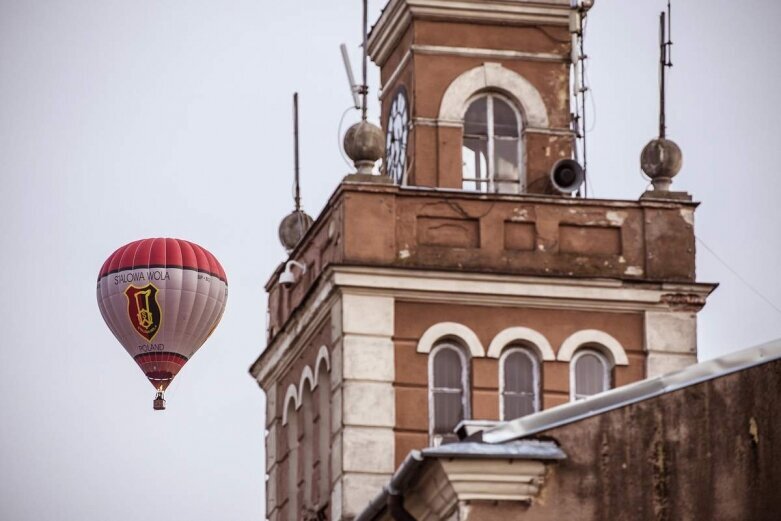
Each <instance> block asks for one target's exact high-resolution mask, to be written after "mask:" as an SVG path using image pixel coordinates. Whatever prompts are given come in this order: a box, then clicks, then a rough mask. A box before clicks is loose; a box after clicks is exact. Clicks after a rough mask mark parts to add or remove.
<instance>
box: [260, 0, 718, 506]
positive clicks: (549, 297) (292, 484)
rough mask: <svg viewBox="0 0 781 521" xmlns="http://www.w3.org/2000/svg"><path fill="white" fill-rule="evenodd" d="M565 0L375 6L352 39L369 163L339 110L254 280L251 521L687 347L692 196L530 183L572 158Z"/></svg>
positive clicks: (692, 312)
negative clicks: (378, 106)
mask: <svg viewBox="0 0 781 521" xmlns="http://www.w3.org/2000/svg"><path fill="white" fill-rule="evenodd" d="M580 3H581V4H583V3H585V2H580ZM581 7H582V6H581ZM573 9H578V8H572V7H570V1H569V0H390V1H389V3H388V5H387V6H386V8H385V9H384V10H383V12H382V14H381V16H380V18H379V20H378V21H377V22H376V24H375V26H374V28H373V29H372V31H371V33H370V35H369V38H368V45H367V49H368V52H369V54H370V56H371V58H372V60H374V62H375V63H376V64H377V65H379V67H380V69H381V82H382V90H381V92H380V98H381V100H382V114H381V122H382V127H383V130H384V132H385V141H384V144H385V162H384V163H385V166H384V173H383V174H382V175H372V174H371V173H370V172H371V171H372V168H371V165H370V164H368V163H372V162H374V161H375V160H376V159H377V158H378V157H380V156H381V155H382V153H381V152H382V148H383V147H382V144H383V143H382V140H381V139H380V138H381V133H380V131H379V130H378V129H376V127H373V129H369V128H368V126H367V127H366V128H364V129H363V130H361V129H360V128H358V127H354V131H353V132H351V133H350V134H349V135H348V137H347V138H346V149H347V150H348V151H349V152H350V155H351V157H352V158H353V159H354V160H355V161H356V172H355V173H354V174H351V175H348V176H347V177H345V178H344V179H343V180H342V182H341V183H340V184H339V185H338V186H337V187H336V189H335V191H334V193H333V194H332V195H331V197H330V199H329V200H328V202H327V204H326V205H325V207H324V209H323V210H322V211H321V213H320V214H319V215H318V216H317V218H316V219H315V220H314V222H313V223H312V224H311V227H306V229H304V228H302V229H301V230H300V234H298V235H296V236H295V240H293V241H291V242H290V244H286V247H288V249H289V252H288V253H289V256H288V258H287V259H286V260H285V261H284V262H283V263H281V264H280V266H279V267H278V268H277V270H276V271H275V272H274V273H272V274H271V276H270V277H269V279H268V281H267V283H266V286H265V287H266V291H267V293H268V310H269V318H268V331H267V339H266V347H265V349H264V351H263V352H262V354H261V355H260V357H259V358H258V359H257V361H256V362H255V363H254V364H253V366H252V368H251V371H250V372H251V374H252V375H253V377H254V378H255V379H256V380H257V382H258V383H259V384H260V386H261V387H262V389H263V390H264V392H265V393H266V395H267V411H266V429H267V440H266V446H267V461H266V469H267V475H268V480H267V494H266V497H267V516H268V518H269V519H272V520H285V521H298V520H300V519H313V520H314V519H317V520H321V519H328V520H349V519H354V518H355V516H357V515H358V514H359V513H361V512H362V511H364V509H366V508H367V505H369V503H370V501H371V500H372V498H374V497H375V496H377V494H378V492H380V490H382V487H384V486H386V485H387V484H388V481H389V479H390V478H391V476H392V475H393V474H394V472H395V471H396V469H397V468H399V466H400V465H401V464H402V462H403V461H405V458H407V455H408V454H410V453H412V454H414V452H412V451H415V450H419V449H422V448H424V447H431V446H437V445H443V444H447V443H449V442H451V441H453V440H454V439H456V437H457V434H456V430H457V429H459V430H460V431H462V432H463V431H470V430H472V431H473V430H475V429H480V428H483V427H484V426H485V425H491V424H495V423H497V422H501V421H507V420H513V419H517V418H520V417H523V416H527V415H533V414H535V413H536V412H539V411H542V410H544V409H549V408H552V407H556V406H558V405H561V404H565V403H567V402H570V401H573V400H581V399H585V398H588V397H590V396H592V395H595V394H598V393H600V392H602V391H605V390H608V389H610V388H613V387H618V386H622V385H625V384H628V383H631V382H636V381H638V380H642V379H644V378H648V377H653V376H657V375H659V374H662V373H665V372H668V371H672V370H675V369H679V368H682V367H684V366H686V365H689V364H691V363H693V362H695V361H696V355H697V341H696V319H697V318H696V317H697V312H698V311H699V310H700V309H701V308H702V306H704V305H705V302H706V298H707V296H708V295H709V294H710V292H711V291H713V289H714V288H715V285H713V284H706V283H700V282H697V280H696V275H695V239H694V212H695V209H696V208H697V203H695V202H692V201H691V197H690V196H689V195H688V194H682V193H680V192H669V191H667V190H666V188H665V187H666V185H665V184H663V183H662V184H659V187H660V189H657V190H653V191H651V192H647V193H646V194H644V195H643V197H641V198H639V199H637V200H605V199H590V198H584V197H572V196H570V195H569V194H565V193H562V191H561V190H557V189H556V188H555V185H554V183H553V182H552V181H551V180H550V175H549V173H550V172H551V169H552V168H553V166H554V165H556V164H557V163H558V164H561V163H560V161H561V160H571V159H573V154H574V142H575V135H574V132H573V131H572V129H571V127H570V119H571V117H570V102H571V100H570V89H571V87H570V85H571V83H572V81H571V78H570V70H571V69H572V67H571V63H570V62H571V56H572V43H571V41H572V35H571V32H570V31H571V30H570V26H571V25H570V21H571V19H572V17H573ZM575 14H577V13H575ZM658 155H659V154H657V156H658ZM646 156H648V157H646V159H645V160H644V161H645V163H648V165H650V166H648V168H651V167H654V168H655V170H654V171H657V170H658V172H659V175H662V174H664V176H666V177H671V175H672V171H671V168H669V167H666V166H665V164H662V163H663V162H660V161H661V160H660V159H659V158H657V157H656V156H654V155H653V154H650V153H649V154H646ZM655 158H656V159H655ZM678 166H680V165H678ZM663 167H664V168H663ZM676 172H677V170H676ZM624 174H625V173H622V172H616V173H615V175H624ZM563 178H566V176H563ZM668 184H669V183H668ZM559 186H561V184H560V183H559ZM307 224H308V222H307ZM297 230H298V228H297ZM481 476H484V475H483V474H480V472H477V473H476V474H475V475H474V476H472V477H475V479H476V480H477V481H475V480H471V481H470V480H466V481H469V483H477V485H475V486H478V487H482V488H480V489H479V490H474V491H471V492H470V493H472V492H474V494H477V495H479V497H481V498H482V499H485V500H492V498H493V496H492V495H491V494H492V493H494V492H495V491H496V490H500V489H501V486H497V487H494V486H489V485H486V484H485V483H479V479H482V478H481ZM470 479H471V478H470ZM466 481H465V482H464V483H463V484H462V485H463V486H467V483H466ZM500 485H501V484H500ZM470 486H471V485H470ZM429 507H431V508H432V509H435V507H436V505H433V504H432V505H429V506H426V508H429ZM421 508H423V507H422V506H421ZM448 508H450V507H448ZM430 511H432V512H433V510H430ZM443 512H444V511H443ZM448 512H452V510H449V511H448ZM443 515H444V514H443ZM448 515H450V514H448ZM446 518H447V519H455V518H453V517H446ZM362 519H363V518H362ZM425 519H440V517H437V515H435V514H431V517H425Z"/></svg>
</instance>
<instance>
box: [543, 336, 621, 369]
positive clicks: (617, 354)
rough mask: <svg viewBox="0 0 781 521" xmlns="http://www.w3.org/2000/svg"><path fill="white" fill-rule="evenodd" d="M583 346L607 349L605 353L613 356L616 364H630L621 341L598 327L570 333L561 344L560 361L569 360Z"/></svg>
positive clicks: (558, 357) (558, 358)
mask: <svg viewBox="0 0 781 521" xmlns="http://www.w3.org/2000/svg"><path fill="white" fill-rule="evenodd" d="M581 347H597V348H599V347H601V348H603V349H604V350H605V354H606V355H609V356H610V357H611V358H612V362H613V364H614V365H629V359H628V358H627V356H626V351H624V348H623V346H622V345H621V343H620V342H619V341H618V340H616V339H615V338H613V337H612V336H610V335H608V334H607V333H605V332H604V331H599V330H597V329H583V330H581V331H578V332H577V333H573V334H572V335H570V336H569V337H568V338H567V339H566V340H565V341H564V342H563V343H562V344H561V347H560V348H559V354H558V356H557V357H556V359H557V360H558V361H559V362H569V361H570V360H572V355H574V354H575V351H577V350H578V348H581Z"/></svg>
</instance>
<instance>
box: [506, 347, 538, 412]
mask: <svg viewBox="0 0 781 521" xmlns="http://www.w3.org/2000/svg"><path fill="white" fill-rule="evenodd" d="M513 353H523V354H524V355H525V356H527V357H528V358H529V359H530V360H531V362H532V394H533V396H534V411H533V412H532V413H530V414H534V413H538V412H540V394H541V390H542V385H541V380H542V379H541V374H540V373H541V364H540V358H539V356H537V353H536V352H535V350H534V349H531V348H529V347H528V346H524V345H509V346H507V347H506V348H505V349H504V350H502V355H501V356H500V357H499V417H500V418H501V419H502V421H510V420H516V419H517V418H509V419H508V418H507V415H506V411H505V404H504V397H505V394H506V392H505V374H504V369H505V363H506V362H507V358H508V357H509V356H510V355H511V354H513ZM512 394H518V393H512ZM527 416H528V415H527ZM520 418H523V416H520Z"/></svg>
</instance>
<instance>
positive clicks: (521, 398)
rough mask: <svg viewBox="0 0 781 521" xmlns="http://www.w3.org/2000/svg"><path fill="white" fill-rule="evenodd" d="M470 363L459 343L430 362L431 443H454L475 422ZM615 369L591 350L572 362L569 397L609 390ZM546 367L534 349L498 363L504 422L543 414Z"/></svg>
mask: <svg viewBox="0 0 781 521" xmlns="http://www.w3.org/2000/svg"><path fill="white" fill-rule="evenodd" d="M469 382H470V374H469V359H468V357H467V354H466V351H465V350H464V349H463V348H462V347H461V346H460V345H458V344H457V343H455V342H451V341H447V342H443V343H440V344H439V345H437V346H436V347H435V348H434V349H432V351H431V355H430V358H429V411H430V414H431V417H430V431H431V435H432V441H433V442H434V443H435V444H437V443H441V442H442V441H449V440H452V439H454V438H455V434H454V430H455V428H456V426H457V425H458V424H459V423H460V422H461V421H463V420H465V419H469V418H471V411H470V384H469ZM611 386H612V363H611V362H610V360H609V359H608V358H607V357H606V356H605V355H604V354H602V353H601V352H600V351H599V350H597V349H594V348H589V347H588V346H586V347H585V348H583V349H579V350H578V351H577V352H576V353H575V356H573V357H572V360H571V362H570V397H571V399H572V400H581V399H584V398H587V397H589V396H592V395H594V394H598V393H601V392H603V391H606V390H608V389H610V388H611ZM541 389H542V385H541V362H540V359H539V357H538V356H537V353H536V352H535V350H534V349H532V348H529V347H527V346H524V345H511V346H509V347H508V348H506V349H505V350H504V351H503V352H502V355H501V357H500V358H499V395H500V396H499V399H500V414H501V419H502V420H505V421H508V420H514V419H516V418H521V417H523V416H526V415H529V414H533V413H535V412H537V411H539V410H540V408H541V403H540V402H541V393H542V391H541Z"/></svg>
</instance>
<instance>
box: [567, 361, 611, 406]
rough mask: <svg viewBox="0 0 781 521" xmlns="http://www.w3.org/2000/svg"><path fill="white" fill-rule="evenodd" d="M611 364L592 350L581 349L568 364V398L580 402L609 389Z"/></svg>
mask: <svg viewBox="0 0 781 521" xmlns="http://www.w3.org/2000/svg"><path fill="white" fill-rule="evenodd" d="M611 372H612V364H611V363H610V361H609V360H608V359H607V357H605V355H603V354H602V353H600V352H599V351H596V350H593V349H582V350H579V351H578V352H577V353H575V356H573V357H572V361H571V362H570V398H571V399H572V400H582V399H583V398H588V397H589V396H592V395H595V394H598V393H601V392H603V391H607V390H608V389H610V387H611V377H610V376H611Z"/></svg>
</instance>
